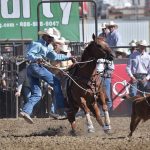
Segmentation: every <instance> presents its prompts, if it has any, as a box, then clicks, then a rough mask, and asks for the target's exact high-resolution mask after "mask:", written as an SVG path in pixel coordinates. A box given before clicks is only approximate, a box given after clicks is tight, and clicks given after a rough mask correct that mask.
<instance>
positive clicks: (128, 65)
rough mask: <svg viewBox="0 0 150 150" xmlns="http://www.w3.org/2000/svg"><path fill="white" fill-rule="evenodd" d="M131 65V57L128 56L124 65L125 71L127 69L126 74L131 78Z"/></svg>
mask: <svg viewBox="0 0 150 150" xmlns="http://www.w3.org/2000/svg"><path fill="white" fill-rule="evenodd" d="M131 66H132V59H131V57H129V59H128V62H127V66H126V71H127V73H128V75H129V76H130V77H131V78H132V77H133V74H132V70H131Z"/></svg>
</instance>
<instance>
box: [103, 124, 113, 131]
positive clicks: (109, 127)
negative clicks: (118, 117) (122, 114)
mask: <svg viewBox="0 0 150 150" xmlns="http://www.w3.org/2000/svg"><path fill="white" fill-rule="evenodd" d="M103 130H104V131H107V130H111V126H110V125H104V127H103Z"/></svg>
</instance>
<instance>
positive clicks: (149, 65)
mask: <svg viewBox="0 0 150 150" xmlns="http://www.w3.org/2000/svg"><path fill="white" fill-rule="evenodd" d="M147 69H148V71H147V72H148V75H147V76H146V80H150V56H149V64H148V67H147Z"/></svg>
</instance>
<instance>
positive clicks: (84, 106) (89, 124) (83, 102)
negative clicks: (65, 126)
mask: <svg viewBox="0 0 150 150" xmlns="http://www.w3.org/2000/svg"><path fill="white" fill-rule="evenodd" d="M81 105H82V109H84V111H85V114H86V115H85V116H86V121H87V129H88V132H90V133H91V132H95V128H94V126H93V122H92V120H91V116H90V109H89V108H88V107H87V104H86V100H85V99H84V98H81Z"/></svg>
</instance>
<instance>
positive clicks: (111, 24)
mask: <svg viewBox="0 0 150 150" xmlns="http://www.w3.org/2000/svg"><path fill="white" fill-rule="evenodd" d="M110 26H114V27H118V25H117V24H116V23H115V22H114V21H110V22H109V23H108V24H106V27H110Z"/></svg>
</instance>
